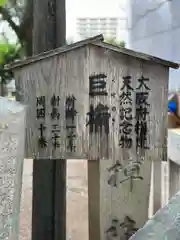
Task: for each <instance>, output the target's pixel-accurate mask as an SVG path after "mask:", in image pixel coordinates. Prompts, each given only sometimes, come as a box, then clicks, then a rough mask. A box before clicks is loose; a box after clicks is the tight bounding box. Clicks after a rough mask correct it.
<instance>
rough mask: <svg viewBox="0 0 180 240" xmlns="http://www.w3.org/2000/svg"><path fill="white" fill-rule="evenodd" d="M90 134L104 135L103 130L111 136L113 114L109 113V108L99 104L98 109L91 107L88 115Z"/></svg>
mask: <svg viewBox="0 0 180 240" xmlns="http://www.w3.org/2000/svg"><path fill="white" fill-rule="evenodd" d="M87 115H88V118H89V119H88V122H87V124H86V126H88V125H89V131H90V133H93V132H95V133H102V131H103V129H104V132H105V133H106V134H109V119H110V117H111V114H110V113H109V107H108V106H107V105H104V104H102V103H99V104H98V105H97V106H96V107H94V106H93V105H90V111H89V112H88V113H87Z"/></svg>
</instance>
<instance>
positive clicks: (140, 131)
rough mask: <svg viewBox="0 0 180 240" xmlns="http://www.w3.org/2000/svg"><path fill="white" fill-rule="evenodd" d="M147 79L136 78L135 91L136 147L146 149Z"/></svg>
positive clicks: (148, 89)
mask: <svg viewBox="0 0 180 240" xmlns="http://www.w3.org/2000/svg"><path fill="white" fill-rule="evenodd" d="M148 82H149V79H148V78H145V77H143V76H141V78H139V79H138V87H137V88H136V89H137V90H139V91H138V92H136V124H135V133H136V149H138V148H140V149H148V146H147V135H148V124H147V122H148V115H149V112H150V110H149V107H150V104H149V103H148V97H149V91H150V88H149V87H148Z"/></svg>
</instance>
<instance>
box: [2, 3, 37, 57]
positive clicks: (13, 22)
mask: <svg viewBox="0 0 180 240" xmlns="http://www.w3.org/2000/svg"><path fill="white" fill-rule="evenodd" d="M0 14H1V21H6V22H7V23H8V24H9V26H10V27H11V29H12V30H13V31H14V33H15V34H16V36H17V39H18V41H19V43H20V44H21V46H22V49H24V54H26V55H28V56H30V55H32V28H33V17H32V16H33V0H6V4H5V5H0Z"/></svg>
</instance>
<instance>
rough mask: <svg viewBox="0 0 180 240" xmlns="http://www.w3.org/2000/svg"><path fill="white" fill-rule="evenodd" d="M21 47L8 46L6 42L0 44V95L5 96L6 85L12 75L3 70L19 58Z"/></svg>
mask: <svg viewBox="0 0 180 240" xmlns="http://www.w3.org/2000/svg"><path fill="white" fill-rule="evenodd" d="M20 49H21V46H20V45H19V44H18V45H16V44H10V43H9V42H7V41H2V42H0V95H1V96H6V94H7V88H6V85H7V84H8V83H9V82H10V81H11V80H12V78H13V74H12V72H11V71H9V70H7V69H6V68H5V65H6V64H9V63H11V62H12V61H14V60H16V59H19V58H20Z"/></svg>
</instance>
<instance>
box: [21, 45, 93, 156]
mask: <svg viewBox="0 0 180 240" xmlns="http://www.w3.org/2000/svg"><path fill="white" fill-rule="evenodd" d="M88 89H89V83H88V81H87V67H86V49H84V48H82V49H80V50H78V51H75V52H69V53H67V54H65V55H60V56H58V57H55V58H53V59H52V60H45V61H42V62H39V63H38V64H34V65H31V66H29V67H27V68H26V69H22V70H21V71H19V72H17V91H18V95H20V96H21V99H22V102H23V103H25V104H27V105H28V117H27V119H28V121H27V138H26V140H27V141H26V142H27V144H26V153H27V154H26V157H32V156H34V158H37V159H38V158H39V157H41V158H46V159H47V158H48V159H52V158H53V159H78V158H81V159H84V158H86V157H87V146H88V133H87V134H86V113H87V112H88V111H89V107H88V105H89V93H88ZM41 96H45V101H46V102H45V111H46V116H45V119H36V101H37V99H36V98H37V97H41ZM53 96H54V98H56V100H57V97H59V106H55V108H56V109H55V110H57V111H58V113H57V114H60V115H59V118H57V115H55V119H52V118H51V113H52V110H53V107H52V106H51V101H52V97H53ZM68 97H70V98H72V99H71V100H70V102H69V105H68V104H66V101H67V98H68ZM73 98H74V104H75V107H74V110H75V111H76V112H77V113H75V115H74V121H72V117H73V112H72V111H73V109H72V111H71V107H73V106H71V104H72V101H73ZM68 107H69V112H70V113H71V112H72V115H70V116H69V119H68V120H67V118H68V117H67V116H66V108H68ZM40 124H43V125H44V126H45V127H46V129H45V131H44V134H45V139H46V140H47V147H45V148H41V147H39V145H38V138H39V136H40V130H39V128H40ZM55 125H57V129H55ZM74 126H75V128H74ZM58 130H59V131H60V132H59V133H58ZM71 131H72V133H73V134H72V135H73V136H72V137H71V138H70V133H71ZM54 132H55V133H56V134H57V135H58V136H59V137H58V139H52V137H53V133H54ZM55 140H57V142H59V143H60V146H59V147H58V146H57V147H56V148H55V147H54V143H55ZM71 140H72V141H71ZM71 145H73V146H71ZM74 146H75V147H76V148H73V147H74ZM71 147H72V149H71Z"/></svg>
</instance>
